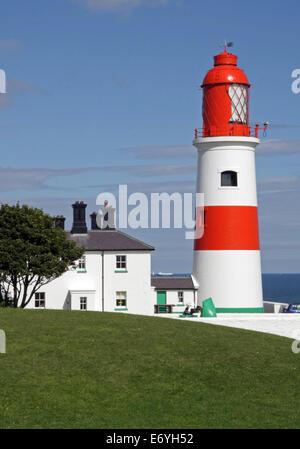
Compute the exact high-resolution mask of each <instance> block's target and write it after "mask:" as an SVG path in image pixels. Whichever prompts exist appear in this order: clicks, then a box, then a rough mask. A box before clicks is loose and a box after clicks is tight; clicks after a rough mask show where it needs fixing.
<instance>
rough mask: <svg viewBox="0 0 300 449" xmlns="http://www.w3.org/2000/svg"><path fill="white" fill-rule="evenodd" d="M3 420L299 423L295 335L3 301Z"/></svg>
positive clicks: (48, 424)
mask: <svg viewBox="0 0 300 449" xmlns="http://www.w3.org/2000/svg"><path fill="white" fill-rule="evenodd" d="M0 329H3V330H5V332H6V335H7V354H0V375H1V401H0V427H1V428H297V427H299V422H300V420H299V418H300V412H299V400H298V397H299V394H298V386H299V380H300V376H299V365H300V354H293V353H292V352H291V340H289V339H286V338H281V337H277V336H274V335H267V334H262V333H258V332H250V331H244V330H239V329H233V328H232V329H231V328H228V327H221V326H212V325H209V324H202V323H195V322H187V321H186V320H184V321H179V320H170V319H163V318H156V317H142V316H137V315H123V314H116V313H99V312H73V311H72V312H71V311H50V310H13V309H3V308H1V309H0Z"/></svg>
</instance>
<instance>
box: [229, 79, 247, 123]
mask: <svg viewBox="0 0 300 449" xmlns="http://www.w3.org/2000/svg"><path fill="white" fill-rule="evenodd" d="M228 94H229V96H230V98H231V118H230V121H229V122H230V123H239V124H248V103H249V96H248V87H247V86H245V85H243V84H231V86H230V87H229V89H228Z"/></svg>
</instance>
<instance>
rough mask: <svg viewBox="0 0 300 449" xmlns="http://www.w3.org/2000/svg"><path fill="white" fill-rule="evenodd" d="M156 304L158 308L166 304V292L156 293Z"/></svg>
mask: <svg viewBox="0 0 300 449" xmlns="http://www.w3.org/2000/svg"><path fill="white" fill-rule="evenodd" d="M157 304H159V305H160V306H163V305H165V304H167V295H166V292H157Z"/></svg>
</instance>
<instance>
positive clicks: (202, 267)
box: [193, 250, 263, 313]
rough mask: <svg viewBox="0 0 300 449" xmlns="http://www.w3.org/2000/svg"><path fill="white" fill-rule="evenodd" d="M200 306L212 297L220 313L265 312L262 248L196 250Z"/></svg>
mask: <svg viewBox="0 0 300 449" xmlns="http://www.w3.org/2000/svg"><path fill="white" fill-rule="evenodd" d="M195 253H196V254H195V256H196V257H195V259H194V274H193V276H194V277H195V279H197V282H198V284H199V289H198V301H197V302H198V305H200V306H201V305H202V301H203V300H204V299H207V298H210V297H211V298H212V299H213V302H214V305H215V307H216V309H217V312H219V313H226V312H228V313H235V312H237V313H260V312H263V299H262V298H263V295H262V282H261V270H260V251H248V250H247V251H195Z"/></svg>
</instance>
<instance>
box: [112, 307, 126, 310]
mask: <svg viewBox="0 0 300 449" xmlns="http://www.w3.org/2000/svg"><path fill="white" fill-rule="evenodd" d="M114 310H128V309H127V307H115V308H114Z"/></svg>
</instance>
